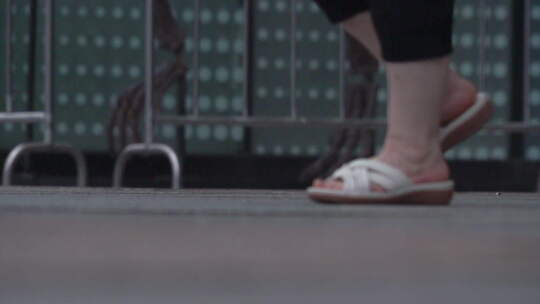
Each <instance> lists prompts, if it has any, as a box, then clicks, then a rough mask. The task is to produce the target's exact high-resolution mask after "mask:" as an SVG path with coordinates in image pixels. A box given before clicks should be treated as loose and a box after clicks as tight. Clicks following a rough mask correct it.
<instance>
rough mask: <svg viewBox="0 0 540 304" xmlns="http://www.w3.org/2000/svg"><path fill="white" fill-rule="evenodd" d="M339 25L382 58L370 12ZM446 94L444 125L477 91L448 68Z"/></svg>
mask: <svg viewBox="0 0 540 304" xmlns="http://www.w3.org/2000/svg"><path fill="white" fill-rule="evenodd" d="M341 26H342V27H343V28H344V29H345V31H347V32H348V33H349V34H350V35H351V36H353V37H354V38H356V39H357V40H358V41H360V42H361V43H362V44H363V45H364V46H365V47H366V48H367V49H368V50H370V52H371V53H372V54H373V56H375V58H377V59H378V60H379V61H383V59H382V50H381V45H380V41H379V38H378V36H377V33H376V31H375V26H374V25H373V19H372V16H371V13H370V12H363V13H360V14H357V15H355V16H354V17H352V18H350V19H347V20H346V21H344V22H342V23H341ZM449 70H450V76H449V81H448V83H449V86H450V90H449V93H448V95H447V96H445V97H444V98H443V101H444V102H443V108H442V117H441V124H442V125H445V124H447V123H448V122H449V121H452V120H453V119H455V118H456V117H458V116H459V115H461V114H462V113H463V112H464V111H466V110H467V109H468V108H469V107H470V106H471V105H472V104H473V103H474V101H475V98H476V94H477V93H478V92H477V90H476V88H475V87H474V85H473V84H472V83H471V82H470V81H468V80H467V79H465V78H463V77H461V76H460V75H459V74H458V73H456V72H455V71H454V70H452V69H450V68H449Z"/></svg>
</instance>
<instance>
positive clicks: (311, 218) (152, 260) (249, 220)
mask: <svg viewBox="0 0 540 304" xmlns="http://www.w3.org/2000/svg"><path fill="white" fill-rule="evenodd" d="M331 302H334V303H353V302H354V303H535V304H537V303H540V194H535V193H460V194H458V195H456V197H455V199H454V201H453V203H452V205H451V206H449V207H403V206H326V205H318V204H314V203H312V202H311V201H309V200H308V199H307V198H306V196H305V194H304V193H302V192H299V191H266V190H257V191H238V190H183V191H167V190H151V189H127V190H111V189H77V188H0V303H2V304H11V303H17V304H19V303H22V304H25V303H32V304H33V303H40V304H41V303H70V304H79V303H81V304H90V303H92V304H93V303H96V304H97V303H99V304H102V303H136V304H137V303H331Z"/></svg>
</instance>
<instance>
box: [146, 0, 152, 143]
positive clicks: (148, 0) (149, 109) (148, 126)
mask: <svg viewBox="0 0 540 304" xmlns="http://www.w3.org/2000/svg"><path fill="white" fill-rule="evenodd" d="M145 4H146V18H145V21H146V22H145V27H144V28H145V35H144V36H145V37H144V39H145V41H144V52H145V53H144V54H145V60H144V86H145V96H144V108H145V109H144V110H145V111H144V115H145V116H144V118H145V125H144V130H145V133H144V143H145V144H146V145H150V144H151V143H153V141H154V139H153V137H154V109H153V106H152V105H153V101H154V83H153V78H154V77H153V76H154V0H146V3H145Z"/></svg>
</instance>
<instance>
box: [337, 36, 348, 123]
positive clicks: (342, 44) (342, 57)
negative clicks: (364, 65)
mask: <svg viewBox="0 0 540 304" xmlns="http://www.w3.org/2000/svg"><path fill="white" fill-rule="evenodd" d="M345 57H346V50H345V30H343V28H340V29H339V59H338V60H339V64H338V65H339V117H340V118H341V119H344V118H345V99H346V92H345V76H346V75H345V73H346V72H345Z"/></svg>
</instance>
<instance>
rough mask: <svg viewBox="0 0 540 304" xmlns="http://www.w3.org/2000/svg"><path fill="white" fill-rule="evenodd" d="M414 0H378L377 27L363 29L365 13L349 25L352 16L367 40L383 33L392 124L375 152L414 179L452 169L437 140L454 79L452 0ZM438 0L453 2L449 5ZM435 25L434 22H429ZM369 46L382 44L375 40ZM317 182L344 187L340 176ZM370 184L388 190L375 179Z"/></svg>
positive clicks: (441, 176) (442, 176) (438, 177)
mask: <svg viewBox="0 0 540 304" xmlns="http://www.w3.org/2000/svg"><path fill="white" fill-rule="evenodd" d="M411 2H412V4H411V3H407V4H404V2H401V3H399V2H395V1H381V0H379V1H374V2H373V3H376V4H373V8H375V9H376V11H375V13H376V14H374V16H375V19H376V20H375V22H374V24H375V26H376V29H377V30H376V31H369V30H366V29H365V27H366V24H367V25H369V24H373V22H370V17H369V15H368V14H367V13H364V15H363V16H359V17H358V16H357V17H358V18H359V19H358V20H361V22H360V23H359V24H356V26H364V29H361V30H355V26H353V25H351V24H353V23H354V22H350V23H349V26H351V29H352V30H353V31H354V32H355V33H356V34H357V36H361V37H364V38H365V40H366V41H367V43H374V42H376V41H377V39H376V38H377V37H382V39H383V43H382V54H383V56H382V57H384V58H385V59H386V64H387V71H388V74H387V78H388V85H389V91H390V101H389V109H388V110H389V112H388V120H389V126H388V133H387V136H386V140H385V144H384V147H383V149H382V151H381V152H380V154H379V155H378V156H377V157H376V158H377V159H378V160H380V161H382V162H384V163H387V164H389V165H392V166H394V167H396V168H398V169H400V170H401V171H403V172H404V173H405V174H406V175H407V176H408V177H409V178H410V179H411V180H412V181H413V182H415V183H424V182H437V181H444V180H447V179H448V176H449V172H448V167H447V165H446V162H445V161H444V157H443V155H442V151H441V148H440V145H439V132H440V123H441V120H442V114H441V113H442V105H443V101H444V100H445V98H447V96H448V95H449V90H450V87H451V85H450V82H451V80H452V78H451V70H450V68H449V62H450V60H449V56H448V55H449V53H450V52H451V13H452V12H451V10H450V9H451V6H452V5H453V1H451V0H441V1H435V2H436V3H434V2H432V3H430V4H425V2H423V1H420V0H415V1H411ZM397 3H399V4H397ZM437 5H443V6H444V5H448V6H450V7H448V9H446V10H445V9H440V8H439V7H438V6H437ZM415 6H416V7H415ZM426 6H427V7H426ZM415 9H420V11H415ZM433 13H443V14H442V15H436V16H437V17H440V18H441V19H437V20H435V19H433V18H432V17H431V14H433ZM358 20H356V21H358ZM432 23H434V24H432ZM432 25H433V26H434V28H431V27H428V26H432ZM374 33H376V34H374ZM370 49H372V50H373V51H374V52H377V51H378V50H379V48H378V47H377V46H376V45H375V46H374V45H372V46H371V47H370ZM380 54H381V53H379V56H380ZM316 186H323V187H330V188H342V187H343V184H342V182H341V181H339V180H336V181H333V182H329V183H327V184H321V182H318V183H316ZM372 189H374V190H376V191H384V190H385V189H383V188H382V187H378V186H377V185H374V186H372Z"/></svg>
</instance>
